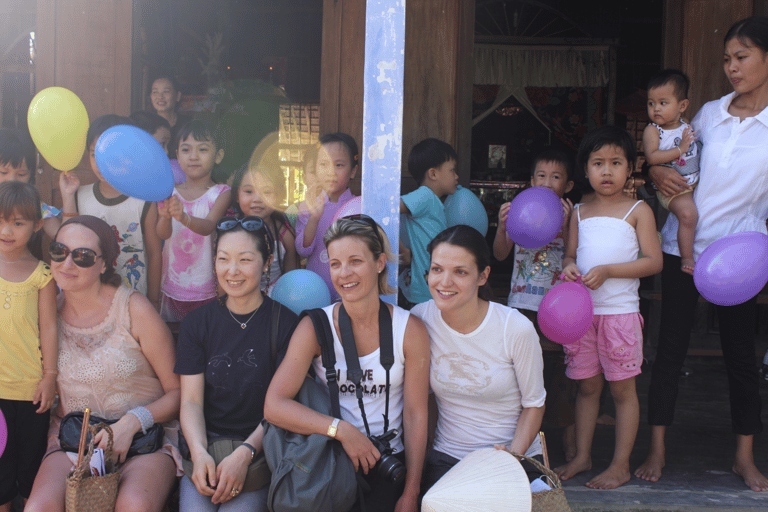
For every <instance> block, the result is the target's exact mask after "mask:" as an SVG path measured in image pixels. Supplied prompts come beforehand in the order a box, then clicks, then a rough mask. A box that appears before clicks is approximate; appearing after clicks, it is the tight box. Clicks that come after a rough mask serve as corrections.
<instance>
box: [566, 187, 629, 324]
mask: <svg viewBox="0 0 768 512" xmlns="http://www.w3.org/2000/svg"><path fill="white" fill-rule="evenodd" d="M640 203H642V201H638V202H636V203H635V204H634V205H632V208H630V209H629V211H628V212H627V213H626V215H624V217H622V218H621V219H617V218H615V217H590V218H588V219H584V220H581V209H580V208H579V206H581V205H580V204H577V205H576V215H577V217H578V219H579V246H578V248H577V249H576V265H577V266H578V267H579V271H580V272H581V275H584V274H586V273H587V272H589V270H590V269H591V268H592V267H596V266H598V265H607V264H611V263H626V262H629V261H634V260H636V259H637V256H638V254H639V252H640V244H639V242H638V241H637V233H636V232H635V229H634V228H633V227H632V226H631V225H630V224H629V223H628V222H627V217H629V214H630V213H632V210H634V209H635V207H636V206H637V205H638V204H640ZM639 287H640V280H639V279H636V278H629V279H625V278H610V279H606V280H605V282H604V283H603V285H602V286H601V287H600V288H598V289H597V290H590V293H591V295H592V302H593V304H594V306H595V314H596V315H618V314H623V313H637V312H639V311H640V298H639V296H638V292H637V291H638V288H639Z"/></svg>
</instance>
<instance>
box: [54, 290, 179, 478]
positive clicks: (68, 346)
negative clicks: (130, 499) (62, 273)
mask: <svg viewBox="0 0 768 512" xmlns="http://www.w3.org/2000/svg"><path fill="white" fill-rule="evenodd" d="M133 292H134V291H133V290H131V289H130V288H127V287H125V286H121V287H119V288H118V289H117V291H116V292H115V296H114V298H113V299H112V305H111V306H110V308H109V312H108V313H107V317H106V318H105V319H104V321H102V322H101V323H100V324H98V325H96V326H94V327H85V328H80V327H74V326H72V325H70V324H68V323H67V322H66V321H64V320H63V319H62V318H61V315H59V319H58V324H59V376H58V381H57V383H58V387H59V407H58V408H57V409H56V411H54V413H53V414H52V415H51V429H50V431H49V449H50V448H54V449H56V448H58V431H59V423H60V420H61V418H63V417H64V416H65V415H66V414H68V413H70V412H73V411H83V410H84V409H85V408H86V407H90V409H91V414H93V415H95V416H100V417H102V418H105V419H108V420H117V419H120V418H121V417H122V416H124V415H125V413H127V412H128V411H129V410H130V409H133V408H134V407H138V406H140V405H147V404H150V403H152V402H154V401H155V400H157V399H159V398H160V397H161V396H163V395H164V394H165V391H164V390H163V386H162V384H161V383H160V379H159V378H158V377H157V375H156V374H155V371H154V369H153V368H152V365H151V364H150V363H149V361H148V360H147V358H146V357H145V356H144V353H143V352H142V351H141V346H140V345H139V343H138V342H137V341H136V339H135V338H134V337H133V336H132V335H131V318H130V311H129V309H128V305H129V300H130V297H131V294H132V293H133ZM62 306H63V294H61V295H60V296H59V310H61V308H62ZM163 426H164V427H165V435H166V440H165V441H166V444H165V446H164V451H166V452H167V453H168V454H169V455H171V456H172V457H173V458H174V459H175V460H176V461H177V467H181V464H180V463H181V459H180V458H179V456H178V451H177V450H176V445H177V439H178V422H177V421H175V420H174V421H172V422H168V423H165V424H163ZM52 443H53V445H52Z"/></svg>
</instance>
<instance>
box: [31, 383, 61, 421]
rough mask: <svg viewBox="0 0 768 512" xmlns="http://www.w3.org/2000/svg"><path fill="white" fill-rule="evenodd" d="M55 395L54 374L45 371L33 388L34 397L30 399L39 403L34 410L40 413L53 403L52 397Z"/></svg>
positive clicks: (34, 402)
mask: <svg viewBox="0 0 768 512" xmlns="http://www.w3.org/2000/svg"><path fill="white" fill-rule="evenodd" d="M55 396H56V374H53V373H46V374H45V375H43V378H42V379H40V381H39V382H38V383H37V389H35V397H34V398H33V399H32V403H33V404H38V403H39V404H40V407H38V408H37V410H36V411H35V412H36V413H37V414H42V413H44V412H45V411H47V410H48V409H50V408H51V406H52V405H53V399H54V397H55Z"/></svg>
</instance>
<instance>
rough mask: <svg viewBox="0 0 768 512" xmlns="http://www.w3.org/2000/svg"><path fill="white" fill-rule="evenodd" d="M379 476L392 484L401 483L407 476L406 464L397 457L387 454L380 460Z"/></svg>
mask: <svg viewBox="0 0 768 512" xmlns="http://www.w3.org/2000/svg"><path fill="white" fill-rule="evenodd" d="M379 476H381V477H382V478H384V479H385V480H387V481H389V482H390V483H392V484H399V483H400V482H401V481H402V480H403V479H404V478H405V466H404V465H403V463H402V462H400V460H399V459H398V458H397V457H393V456H392V455H385V456H384V457H382V458H381V460H379Z"/></svg>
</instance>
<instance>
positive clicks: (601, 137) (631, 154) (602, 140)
mask: <svg viewBox="0 0 768 512" xmlns="http://www.w3.org/2000/svg"><path fill="white" fill-rule="evenodd" d="M606 145H609V146H616V147H618V148H620V149H621V150H622V151H623V152H624V156H625V157H626V158H627V163H628V164H629V169H630V172H631V171H634V169H635V162H636V160H637V142H636V141H635V139H633V138H632V136H631V135H630V134H629V133H628V132H627V130H625V129H623V128H619V127H618V126H614V125H611V124H607V125H604V126H601V127H600V128H597V129H595V130H592V131H591V132H589V133H588V134H587V135H586V136H585V137H584V138H583V139H582V141H581V145H579V153H578V155H577V156H576V166H577V169H578V170H579V173H583V172H584V171H585V170H586V168H587V162H588V161H589V155H591V154H592V153H594V152H595V151H599V150H600V148H602V147H603V146H606Z"/></svg>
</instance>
